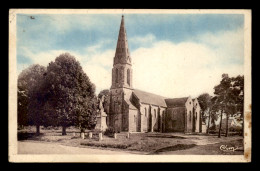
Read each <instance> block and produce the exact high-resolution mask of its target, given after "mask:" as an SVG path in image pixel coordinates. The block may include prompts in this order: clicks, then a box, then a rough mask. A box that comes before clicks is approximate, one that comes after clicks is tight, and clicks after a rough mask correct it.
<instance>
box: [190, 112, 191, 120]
mask: <svg viewBox="0 0 260 171" xmlns="http://www.w3.org/2000/svg"><path fill="white" fill-rule="evenodd" d="M190 121H191V111H190Z"/></svg>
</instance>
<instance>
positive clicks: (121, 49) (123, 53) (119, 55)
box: [114, 16, 131, 65]
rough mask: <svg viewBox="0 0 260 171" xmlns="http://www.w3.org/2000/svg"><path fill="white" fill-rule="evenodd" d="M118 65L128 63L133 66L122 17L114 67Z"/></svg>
mask: <svg viewBox="0 0 260 171" xmlns="http://www.w3.org/2000/svg"><path fill="white" fill-rule="evenodd" d="M118 63H128V64H130V65H131V57H130V52H129V49H128V41H127V35H126V29H125V21H124V16H122V19H121V24H120V30H119V34H118V40H117V46H116V53H115V57H114V65H116V64H118Z"/></svg>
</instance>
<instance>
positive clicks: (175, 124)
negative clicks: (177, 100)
mask: <svg viewBox="0 0 260 171" xmlns="http://www.w3.org/2000/svg"><path fill="white" fill-rule="evenodd" d="M185 113H186V109H185V107H176V108H167V111H166V116H165V117H166V118H165V121H166V123H165V132H184V131H185Z"/></svg>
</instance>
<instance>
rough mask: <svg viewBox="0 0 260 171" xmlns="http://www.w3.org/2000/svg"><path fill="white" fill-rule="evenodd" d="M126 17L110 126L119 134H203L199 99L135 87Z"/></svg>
mask: <svg viewBox="0 0 260 171" xmlns="http://www.w3.org/2000/svg"><path fill="white" fill-rule="evenodd" d="M124 22H125V21H124V16H122V19H121V24H120V29H119V35H118V40H117V46H116V52H115V56H114V61H113V69H112V86H111V88H110V94H109V109H108V116H107V125H108V127H112V128H114V130H115V131H116V132H185V133H192V132H201V116H200V106H199V103H198V100H197V99H196V98H195V99H192V98H191V97H183V98H165V97H163V96H160V95H156V94H153V93H149V92H145V91H142V90H138V89H134V88H133V78H134V76H133V71H132V61H131V56H130V51H129V48H128V41H127V35H126V29H125V23H124Z"/></svg>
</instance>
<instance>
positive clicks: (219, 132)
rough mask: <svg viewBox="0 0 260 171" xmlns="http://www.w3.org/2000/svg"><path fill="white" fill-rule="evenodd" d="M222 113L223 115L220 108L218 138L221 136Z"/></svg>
mask: <svg viewBox="0 0 260 171" xmlns="http://www.w3.org/2000/svg"><path fill="white" fill-rule="evenodd" d="M222 115H223V110H221V114H220V123H219V131H218V138H220V137H221V126H222Z"/></svg>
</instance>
